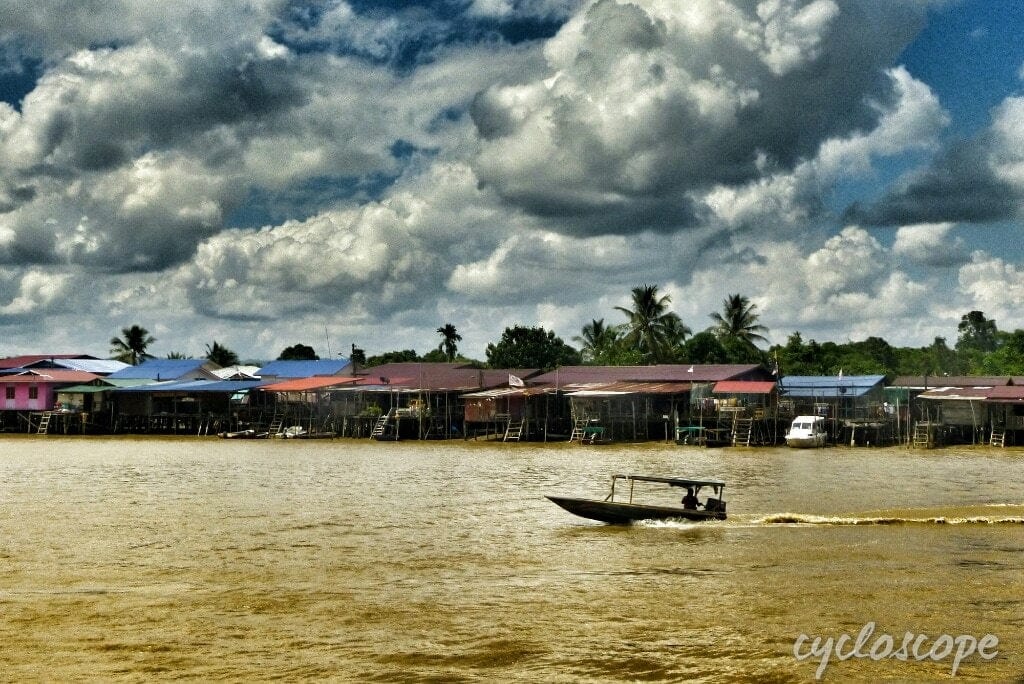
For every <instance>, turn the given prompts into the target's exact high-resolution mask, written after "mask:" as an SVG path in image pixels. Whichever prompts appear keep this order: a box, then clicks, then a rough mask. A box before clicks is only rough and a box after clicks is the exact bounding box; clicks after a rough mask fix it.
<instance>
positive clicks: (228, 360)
mask: <svg viewBox="0 0 1024 684" xmlns="http://www.w3.org/2000/svg"><path fill="white" fill-rule="evenodd" d="M206 359H207V360H208V361H213V362H214V363H215V364H217V365H218V366H220V367H221V368H227V367H228V366H237V365H238V354H236V353H235V352H233V351H231V350H230V349H228V348H227V347H225V346H224V345H223V344H221V343H220V342H217V341H216V340H214V342H213V344H212V345H211V344H208V345H206Z"/></svg>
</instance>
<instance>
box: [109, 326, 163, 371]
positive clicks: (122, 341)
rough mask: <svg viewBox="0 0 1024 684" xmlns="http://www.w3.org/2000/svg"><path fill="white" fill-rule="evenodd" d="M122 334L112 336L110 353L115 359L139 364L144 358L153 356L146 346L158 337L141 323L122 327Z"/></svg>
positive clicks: (134, 364) (135, 364)
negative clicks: (148, 352)
mask: <svg viewBox="0 0 1024 684" xmlns="http://www.w3.org/2000/svg"><path fill="white" fill-rule="evenodd" d="M121 335H123V337H117V336H114V337H111V338H110V353H111V354H112V355H113V357H114V358H115V359H117V360H118V361H123V362H124V363H130V364H131V365H133V366H137V365H139V363H140V362H142V361H143V360H144V359H151V358H153V356H152V354H147V353H146V348H147V347H148V346H149V345H151V344H153V343H154V342H156V338H155V337H153V336H152V335H150V334H149V331H148V330H146V329H145V328H143V327H142V326H140V325H133V326H132V327H130V328H121Z"/></svg>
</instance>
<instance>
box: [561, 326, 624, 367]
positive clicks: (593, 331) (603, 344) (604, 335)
mask: <svg viewBox="0 0 1024 684" xmlns="http://www.w3.org/2000/svg"><path fill="white" fill-rule="evenodd" d="M621 338H622V331H621V328H620V327H619V326H617V325H605V323H604V319H603V318H602V319H599V320H598V319H594V320H591V321H590V323H587V324H586V325H585V326H583V329H582V330H581V331H580V334H579V335H577V336H575V337H573V338H572V340H573V342H578V343H579V345H580V353H581V354H582V355H583V359H584V360H585V361H590V362H593V361H596V360H597V359H599V358H602V357H603V356H606V355H607V354H608V352H610V351H611V350H612V349H613V348H614V347H615V345H616V344H618V343H619V341H620V339H621Z"/></svg>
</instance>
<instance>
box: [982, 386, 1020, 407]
mask: <svg viewBox="0 0 1024 684" xmlns="http://www.w3.org/2000/svg"><path fill="white" fill-rule="evenodd" d="M987 398H988V400H989V401H994V402H1011V403H1012V402H1018V401H1024V387H1021V386H1018V385H1004V386H1001V387H993V388H992V389H990V390H989V392H988V397H987Z"/></svg>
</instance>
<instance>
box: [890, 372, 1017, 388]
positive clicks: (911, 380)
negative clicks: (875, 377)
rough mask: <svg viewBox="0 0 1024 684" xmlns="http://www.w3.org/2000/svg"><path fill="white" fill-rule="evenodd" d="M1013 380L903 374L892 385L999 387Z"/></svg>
mask: <svg viewBox="0 0 1024 684" xmlns="http://www.w3.org/2000/svg"><path fill="white" fill-rule="evenodd" d="M1012 382H1013V380H1012V379H1011V378H1010V377H1009V376H1006V375H988V376H985V375H928V376H924V375H901V376H899V377H898V378H896V379H895V380H893V381H892V384H891V385H890V387H908V388H918V387H927V388H929V389H934V388H936V387H997V386H999V385H1009V384H1011V383H1012Z"/></svg>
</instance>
